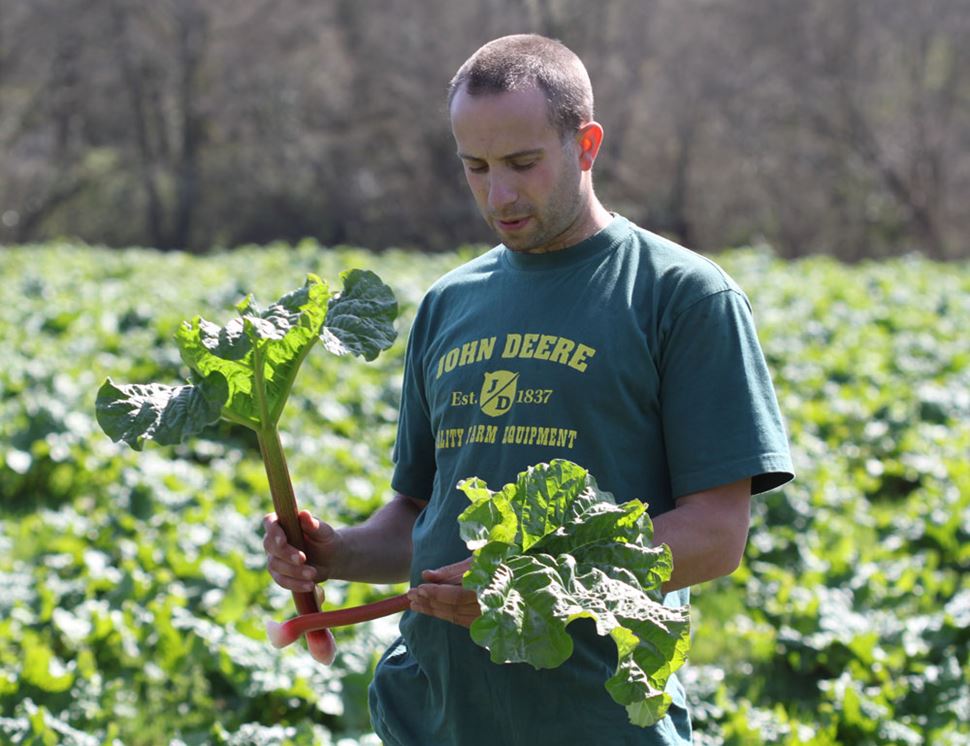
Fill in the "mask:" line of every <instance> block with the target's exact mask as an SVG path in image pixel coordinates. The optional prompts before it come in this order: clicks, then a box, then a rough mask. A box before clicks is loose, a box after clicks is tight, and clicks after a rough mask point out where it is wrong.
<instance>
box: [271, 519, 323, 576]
mask: <svg viewBox="0 0 970 746" xmlns="http://www.w3.org/2000/svg"><path fill="white" fill-rule="evenodd" d="M308 515H309V514H308ZM311 519H312V516H311ZM263 526H264V528H265V535H264V536H263V549H264V550H265V551H266V560H267V561H266V567H267V569H268V570H269V574H270V575H271V576H272V578H273V580H275V581H276V583H277V585H280V586H282V587H283V588H286V589H288V590H291V591H297V592H303V593H308V592H310V591H312V590H313V589H314V587H315V586H316V581H317V580H318V577H317V570H316V568H314V567H312V566H311V565H308V564H307V558H306V555H305V554H304V553H303V552H301V551H299V550H297V549H295V548H293V547H292V546H291V545H290V544H289V543H288V542H287V540H286V534H284V533H283V529H282V528H281V527H280V525H279V521H278V519H277V517H276V514H275V513H270V514H269V515H267V516H266V517H265V518H263Z"/></svg>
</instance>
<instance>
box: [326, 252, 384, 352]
mask: <svg viewBox="0 0 970 746" xmlns="http://www.w3.org/2000/svg"><path fill="white" fill-rule="evenodd" d="M340 279H341V280H342V281H343V283H344V289H343V290H342V291H341V292H340V293H339V294H337V295H336V296H335V297H334V298H333V299H332V300H331V301H330V307H329V309H328V311H327V316H326V324H325V328H324V330H323V333H322V339H323V344H324V347H326V348H327V350H328V351H329V352H332V353H334V354H335V355H346V354H347V353H348V352H349V353H351V354H352V355H357V356H358V357H362V358H364V359H365V360H373V359H374V358H376V357H377V356H378V355H379V354H380V353H381V352H382V351H383V350H386V349H387V348H388V347H390V346H391V345H392V344H393V343H394V339H395V338H396V337H397V331H396V330H395V329H394V319H395V318H396V317H397V301H396V300H395V299H394V293H392V292H391V289H390V288H389V287H388V286H387V285H385V284H384V283H383V282H381V279H380V278H379V277H378V276H377V275H376V274H374V273H373V272H369V271H367V270H361V269H352V270H348V271H347V272H343V273H342V274H341V275H340Z"/></svg>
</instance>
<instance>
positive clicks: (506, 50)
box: [448, 34, 593, 137]
mask: <svg viewBox="0 0 970 746" xmlns="http://www.w3.org/2000/svg"><path fill="white" fill-rule="evenodd" d="M532 85H537V86H539V88H540V89H541V90H542V91H543V92H544V93H545V95H546V100H547V102H548V104H549V118H550V120H551V122H552V125H553V126H554V127H555V128H556V129H557V130H558V131H559V133H560V135H562V136H563V137H566V136H568V135H569V134H571V133H573V132H575V131H576V130H577V129H579V127H580V126H581V125H583V124H585V123H586V122H590V121H592V119H593V86H592V84H591V83H590V81H589V73H587V72H586V67H585V66H584V65H583V63H582V61H581V60H580V59H579V57H577V56H576V55H575V54H574V53H573V52H572V50H570V49H569V48H568V47H567V46H566V45H565V44H563V43H562V42H559V41H556V40H555V39H549V38H547V37H545V36H539V35H538V34H514V35H512V36H503V37H501V38H499V39H495V40H494V41H490V42H488V44H485V45H484V46H483V47H481V48H480V49H479V50H478V51H477V52H475V54H473V55H472V56H471V57H469V58H468V60H466V62H465V64H463V65H462V66H461V67H460V68H459V69H458V72H457V73H455V77H454V78H452V79H451V83H450V84H449V85H448V105H449V106H451V102H452V101H453V100H454V98H455V95H456V94H457V93H458V91H460V90H461V89H462V88H464V89H465V92H466V93H468V94H469V95H470V96H477V95H480V94H488V93H508V92H510V91H517V90H521V89H523V88H528V87H529V86H532Z"/></svg>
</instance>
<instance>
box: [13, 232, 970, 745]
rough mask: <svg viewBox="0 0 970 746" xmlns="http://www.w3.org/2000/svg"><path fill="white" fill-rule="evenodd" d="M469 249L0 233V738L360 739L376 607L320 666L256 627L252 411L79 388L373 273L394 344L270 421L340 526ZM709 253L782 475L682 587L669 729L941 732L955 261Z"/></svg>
mask: <svg viewBox="0 0 970 746" xmlns="http://www.w3.org/2000/svg"><path fill="white" fill-rule="evenodd" d="M472 251H473V250H471V249H467V250H461V251H457V252H454V253H451V254H447V255H436V256H416V255H413V254H405V253H396V252H388V253H383V254H380V255H377V254H372V253H369V252H365V251H362V250H356V249H351V248H335V249H328V248H322V247H320V246H318V245H316V244H314V243H312V242H305V243H302V244H300V245H299V246H296V247H288V246H278V245H271V246H265V247H245V248H242V249H239V250H236V251H234V252H231V253H228V252H227V253H217V254H213V255H209V256H207V257H202V258H200V257H193V256H189V255H183V254H161V253H156V252H153V251H148V250H140V249H131V250H127V251H123V252H119V251H108V250H102V249H95V248H89V247H81V246H74V245H69V244H47V245H44V246H29V247H18V248H5V249H4V248H0V278H2V282H0V329H2V332H0V360H2V365H0V743H3V744H7V743H10V744H44V745H45V746H48V745H51V746H53V745H54V744H68V745H74V746H88V745H89V744H90V745H91V746H100V745H101V744H125V745H130V746H156V745H158V744H186V745H192V744H209V743H211V744H234V745H238V746H244V745H249V744H252V745H256V744H265V745H267V746H268V745H270V744H300V745H302V744H335V745H338V746H349V745H350V744H356V743H362V744H377V739H376V737H375V736H374V735H373V734H372V733H371V732H370V727H369V723H368V717H367V708H366V689H367V684H368V681H369V677H370V673H371V671H372V667H373V665H374V663H375V661H376V658H377V656H378V655H379V654H380V653H381V652H382V650H383V647H384V645H385V644H386V643H387V642H389V641H390V640H391V639H393V637H394V635H395V633H396V622H395V618H394V617H392V618H390V619H389V620H381V621H380V622H373V623H369V624H367V625H361V626H359V627H354V628H346V629H340V630H336V631H335V634H336V637H337V645H338V651H339V652H338V656H337V659H336V662H335V664H334V666H333V667H331V668H325V667H322V666H320V665H319V664H317V663H315V662H314V661H313V660H312V659H311V658H310V656H309V655H308V654H307V652H306V649H305V648H304V647H297V646H293V647H292V648H288V649H286V650H284V651H282V652H281V651H277V650H275V649H274V648H272V647H271V646H270V645H269V643H268V642H267V640H266V636H265V631H264V626H263V625H264V621H265V619H266V618H274V619H277V620H281V619H283V618H286V617H289V616H291V615H292V600H291V597H290V594H289V593H288V592H285V591H282V590H281V589H278V588H276V587H275V586H274V585H273V584H272V582H271V580H270V578H269V576H268V574H267V573H266V571H265V565H264V560H263V553H262V547H261V538H262V528H261V520H262V516H263V515H264V514H265V513H266V512H268V511H269V510H270V509H271V506H272V504H271V502H270V497H269V489H268V485H267V481H266V476H265V473H264V470H263V465H262V462H261V460H260V457H259V452H258V449H257V445H256V442H255V439H254V438H253V437H252V434H251V432H250V431H248V430H246V429H244V428H240V427H238V426H231V425H229V424H221V425H218V426H215V427H213V428H211V429H210V430H208V431H206V433H205V434H204V436H203V437H197V438H194V439H192V440H190V441H188V442H186V443H184V444H182V445H179V446H171V447H160V446H156V445H148V446H146V448H145V450H144V451H143V452H141V453H135V452H133V451H131V450H129V449H128V448H127V447H126V446H124V445H117V444H114V443H112V442H111V441H110V440H109V439H108V438H107V437H106V436H105V435H104V434H103V433H102V432H101V430H100V428H99V427H98V425H97V423H96V421H95V419H94V411H95V410H94V400H95V395H96V392H97V389H98V387H99V386H100V385H101V383H102V381H103V380H104V379H105V377H106V376H108V375H111V376H112V377H113V378H115V379H116V380H119V381H128V382H148V381H165V382H169V383H178V382H180V381H181V380H182V377H183V376H184V369H183V366H182V363H181V360H180V359H179V356H178V351H177V348H176V347H175V345H174V343H173V341H172V339H173V335H174V333H175V330H176V329H177V327H178V325H179V324H180V322H181V321H182V320H183V319H190V318H192V317H193V316H195V315H196V314H199V313H202V314H203V315H205V316H206V317H207V318H209V319H210V320H213V321H216V322H218V323H220V324H221V323H224V322H225V321H227V320H228V319H229V318H230V317H231V316H232V315H233V313H234V310H233V306H234V305H235V304H236V303H237V302H238V301H240V300H241V299H242V298H243V297H244V296H245V295H246V294H247V293H249V292H254V293H255V294H256V295H257V297H258V298H260V299H263V300H266V301H269V300H272V299H275V298H277V297H279V296H280V295H281V294H282V293H283V292H285V291H287V290H290V289H292V288H295V287H298V286H300V285H301V284H302V283H303V279H304V277H305V275H306V273H307V272H314V273H316V274H319V275H320V276H321V277H323V278H324V279H329V280H331V281H336V279H337V276H338V275H339V273H340V272H341V271H342V270H344V269H347V268H350V267H361V268H367V269H373V270H374V271H376V272H378V273H379V274H380V275H381V277H382V278H383V279H384V280H385V281H386V282H387V283H388V284H389V285H391V286H392V288H393V289H394V291H395V294H396V295H397V297H398V301H399V303H400V306H401V316H400V318H399V320H398V331H399V337H398V341H397V342H396V343H395V344H394V346H393V347H392V348H391V349H390V350H389V351H388V352H386V353H384V354H383V355H381V356H380V357H379V358H378V359H377V360H376V361H375V362H372V363H365V362H363V361H361V360H359V359H357V358H349V357H348V358H337V357H334V356H331V355H327V354H324V353H323V352H322V351H315V352H314V353H313V354H311V355H310V357H309V358H308V359H307V361H306V362H305V364H304V368H303V371H302V373H301V375H300V379H299V381H298V384H297V386H296V387H295V388H294V391H293V394H292V396H291V397H290V399H289V402H288V404H287V409H286V411H285V414H284V417H283V420H282V421H281V430H282V431H283V432H282V435H283V443H284V447H285V449H286V452H287V454H288V458H289V460H290V470H291V473H292V476H293V480H294V484H295V487H296V492H297V496H298V499H299V500H300V503H301V505H303V506H305V507H308V508H310V509H311V510H313V511H314V512H315V513H316V514H317V515H320V516H321V517H324V518H326V519H329V520H330V521H331V522H335V523H337V524H346V523H352V522H355V521H358V520H359V519H360V518H361V517H362V516H365V515H367V514H368V513H369V512H371V511H373V510H374V509H375V508H376V507H378V506H379V505H380V504H381V503H382V501H383V500H385V499H386V497H387V496H388V489H389V488H388V480H389V478H390V453H391V447H392V444H393V440H394V434H395V422H396V418H397V405H398V401H399V396H400V377H401V366H402V359H403V349H404V339H405V338H406V336H407V331H408V325H409V323H410V320H411V318H412V314H413V312H414V309H415V306H416V304H417V302H418V301H419V300H420V298H421V296H422V294H423V292H424V290H425V289H426V288H427V286H428V285H429V284H430V283H431V282H432V281H433V280H434V279H435V278H436V277H437V276H439V275H440V274H442V273H443V272H444V271H446V270H447V269H449V268H450V267H452V266H455V265H456V264H457V263H459V262H460V261H462V260H463V259H464V258H467V257H469V256H471V254H472ZM717 260H718V261H719V263H721V264H722V265H723V266H724V267H725V268H726V269H728V271H729V272H731V273H732V274H733V275H734V277H735V278H736V279H737V280H738V281H739V282H740V284H741V285H742V286H743V287H744V288H745V289H746V291H747V292H748V295H749V297H750V298H751V300H752V304H753V306H754V309H755V316H756V321H757V323H758V327H759V332H760V334H761V339H762V343H763V345H764V348H765V351H766V354H767V356H768V359H769V364H770V365H771V368H772V372H773V374H774V377H775V382H776V387H777V391H778V395H779V400H780V403H781V406H782V410H783V412H784V414H785V417H786V420H787V424H788V427H789V432H790V435H791V440H792V448H793V456H794V460H795V465H796V470H797V472H798V477H797V479H796V481H795V482H794V483H792V484H790V485H788V486H786V487H785V488H784V489H782V490H778V491H775V492H772V493H769V494H767V495H764V496H761V497H759V498H756V499H755V500H754V508H753V520H752V531H751V537H750V542H749V546H748V550H747V554H746V557H745V561H744V563H743V565H742V567H741V569H739V570H738V572H736V573H735V574H734V575H733V576H731V577H730V578H725V579H722V580H720V581H717V582H714V583H711V584H707V585H705V586H701V587H699V588H697V589H695V591H694V595H693V607H692V616H693V621H694V632H693V634H694V638H693V647H692V651H691V659H690V662H689V663H688V665H687V666H686V667H685V668H684V669H683V670H682V678H683V679H684V681H685V683H686V684H687V688H688V691H689V694H690V698H691V700H692V703H693V705H692V706H693V710H692V712H693V718H694V723H695V728H696V732H697V737H696V743H698V744H700V745H701V746H712V745H713V744H737V745H742V744H743V745H744V746H748V745H751V746H760V745H761V744H779V745H781V744H784V745H785V746H788V745H793V744H811V745H813V746H825V745H830V744H831V745H835V744H845V745H851V746H867V745H869V744H900V745H906V746H908V745H913V746H916V745H917V744H927V745H929V746H957V745H958V744H968V743H970V725H968V723H970V686H968V681H970V573H968V569H970V458H968V455H970V341H968V340H970V337H968V328H970V265H968V264H967V263H963V264H950V265H941V264H934V263H932V262H928V261H925V260H922V259H918V258H903V259H896V260H891V261H882V262H879V263H865V264H860V265H853V266H846V265H842V264H839V263H837V262H834V261H832V260H829V259H823V258H815V259H808V260H803V261H800V262H797V263H784V262H781V261H779V260H777V259H775V258H773V257H772V256H771V254H769V253H767V252H764V251H758V250H744V251H733V252H729V253H725V254H722V255H720V256H719V257H717ZM327 590H328V598H327V603H328V606H334V607H339V606H345V605H349V604H356V603H363V602H366V601H369V600H374V599H376V598H378V597H381V596H384V595H388V594H390V593H391V592H394V591H399V590H400V589H398V588H394V587H373V588H372V587H368V586H363V585H358V584H346V583H332V584H329V585H328V588H327ZM618 717H623V711H622V709H620V708H619V707H618Z"/></svg>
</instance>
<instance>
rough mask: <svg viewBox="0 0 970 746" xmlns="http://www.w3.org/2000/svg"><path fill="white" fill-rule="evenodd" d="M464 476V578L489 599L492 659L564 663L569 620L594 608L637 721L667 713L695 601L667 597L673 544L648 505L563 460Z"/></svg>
mask: <svg viewBox="0 0 970 746" xmlns="http://www.w3.org/2000/svg"><path fill="white" fill-rule="evenodd" d="M458 487H459V489H461V490H462V491H463V492H465V494H466V495H467V496H468V498H469V500H470V501H471V503H472V504H471V505H470V506H469V507H468V508H467V509H466V510H465V511H464V512H463V513H462V514H461V515H460V516H459V518H458V520H459V524H460V530H461V535H462V538H463V539H464V540H465V542H466V544H467V546H468V548H469V549H471V550H472V551H473V559H472V564H471V567H470V568H469V571H468V572H467V573H466V574H465V577H464V579H463V581H462V582H463V585H464V586H465V587H466V588H470V589H472V590H474V591H475V592H476V594H477V595H478V601H479V605H480V606H481V608H482V615H481V617H479V618H478V619H477V620H476V621H475V622H474V623H473V624H472V626H471V636H472V639H473V640H474V641H475V642H476V643H478V644H479V645H481V646H483V647H485V648H487V649H488V650H489V653H490V657H491V660H492V661H493V662H495V663H512V662H525V663H529V664H531V665H532V666H534V667H535V668H555V667H557V666H559V665H562V663H564V662H565V661H566V660H567V659H568V658H569V657H570V655H572V652H573V641H572V638H571V636H570V635H569V633H568V631H567V627H568V625H569V624H570V623H571V622H573V621H574V620H575V619H580V618H588V619H591V620H592V621H593V622H594V623H595V625H596V631H597V633H598V634H600V635H603V636H607V635H609V636H610V638H611V639H612V640H613V642H614V643H615V645H616V649H617V667H616V672H615V673H614V675H613V676H612V677H611V678H610V679H609V680H607V681H606V682H605V686H606V689H607V691H608V692H609V693H610V695H611V696H612V697H613V699H614V700H615V701H616V702H618V703H619V704H621V705H624V706H625V707H626V709H627V714H628V716H629V718H630V721H631V722H632V723H634V724H635V725H639V726H649V725H653V724H655V723H657V722H658V721H659V720H660V719H661V718H663V716H664V714H665V713H666V711H667V708H668V706H669V705H670V697H669V696H668V695H666V694H665V693H664V687H665V685H666V682H667V679H668V678H669V677H670V675H671V673H673V672H674V671H675V670H676V669H677V668H679V667H680V666H681V665H683V664H684V662H685V661H686V658H687V650H688V647H689V644H690V632H689V611H688V608H687V607H683V608H671V607H667V606H664V605H663V604H662V602H661V601H662V594H661V591H660V586H661V584H662V583H663V582H664V581H666V580H668V579H669V578H670V574H671V572H672V570H673V563H672V560H671V556H670V549H669V548H668V547H667V546H665V545H661V546H659V547H654V546H652V538H653V524H652V523H651V521H650V518H649V516H648V515H647V513H646V506H645V505H644V504H643V503H641V502H639V501H637V500H631V501H629V502H626V503H623V504H621V505H617V504H615V501H614V499H613V496H612V495H611V494H610V493H608V492H603V491H601V490H600V489H599V488H598V487H597V485H596V482H595V480H594V479H593V477H592V475H590V474H589V473H588V472H587V471H586V470H585V469H583V468H582V467H580V466H578V465H576V464H573V463H571V462H569V461H565V460H557V461H553V462H551V463H549V464H539V465H537V466H534V467H531V468H530V469H528V470H527V471H525V472H522V473H521V474H519V475H518V478H517V480H516V482H514V483H512V484H507V485H505V486H504V487H503V488H502V489H501V490H499V491H497V492H492V491H490V490H489V489H488V488H487V486H486V485H485V483H484V482H482V480H480V479H476V478H471V479H467V480H464V481H462V482H461V483H459V485H458Z"/></svg>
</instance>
